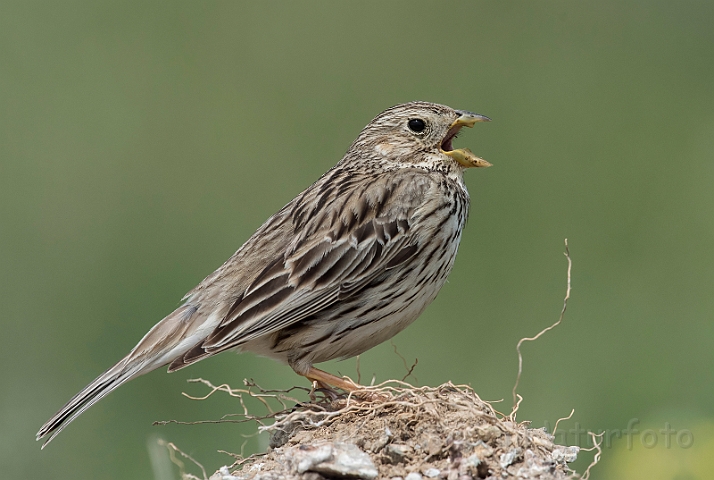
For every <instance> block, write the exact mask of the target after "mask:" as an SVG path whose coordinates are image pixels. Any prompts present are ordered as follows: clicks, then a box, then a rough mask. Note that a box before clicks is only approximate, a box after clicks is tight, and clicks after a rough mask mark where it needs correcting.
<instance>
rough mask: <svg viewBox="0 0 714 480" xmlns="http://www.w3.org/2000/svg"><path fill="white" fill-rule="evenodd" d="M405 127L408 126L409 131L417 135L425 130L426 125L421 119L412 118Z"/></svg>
mask: <svg viewBox="0 0 714 480" xmlns="http://www.w3.org/2000/svg"><path fill="white" fill-rule="evenodd" d="M407 125H409V130H411V131H412V132H417V133H419V132H423V131H424V129H425V128H426V123H424V120H422V119H421V118H412V119H411V120H409V122H407Z"/></svg>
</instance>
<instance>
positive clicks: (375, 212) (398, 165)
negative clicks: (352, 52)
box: [37, 102, 489, 446]
mask: <svg viewBox="0 0 714 480" xmlns="http://www.w3.org/2000/svg"><path fill="white" fill-rule="evenodd" d="M485 120H488V119H487V118H486V117H483V116H480V115H476V114H472V113H470V112H464V111H457V110H453V109H451V108H449V107H446V106H443V105H437V104H432V103H426V102H411V103H407V104H403V105H398V106H396V107H392V108H390V109H388V110H386V111H384V112H382V113H381V114H380V115H378V116H377V117H376V118H375V119H374V120H373V121H372V122H370V123H369V124H368V125H367V126H366V127H365V128H364V130H363V131H362V132H361V133H360V135H359V136H358V137H357V139H356V140H355V142H354V143H353V144H352V146H351V147H350V148H349V150H348V151H347V153H346V154H345V156H344V157H343V158H342V160H341V161H340V162H339V163H338V164H337V165H335V166H334V167H333V168H332V169H330V170H329V171H328V172H326V173H325V174H324V175H323V176H322V177H321V178H320V179H319V180H318V181H317V182H315V183H314V184H313V185H311V186H310V187H308V188H307V189H306V190H305V191H304V192H302V193H301V194H300V195H298V196H297V197H296V198H295V199H294V200H292V201H291V202H290V203H288V204H287V205H286V206H285V207H283V208H282V209H281V210H280V211H279V212H278V213H276V214H275V215H273V216H272V217H270V218H269V219H268V220H267V221H266V222H265V223H264V224H263V226H261V227H260V228H259V229H258V231H256V232H255V233H254V234H253V236H251V237H250V238H249V239H248V241H247V242H246V243H245V244H244V245H243V246H242V247H241V248H240V249H239V250H238V251H237V252H236V253H235V254H234V255H233V256H232V257H231V258H229V259H228V261H226V262H225V263H224V264H223V265H222V266H221V267H220V268H218V269H217V270H216V271H215V272H213V273H212V274H211V275H209V276H208V277H206V279H204V280H203V281H202V282H201V283H200V284H199V285H198V286H197V287H196V288H194V289H193V290H191V291H190V292H189V293H188V294H187V295H186V296H185V297H184V303H183V305H182V306H180V307H179V308H178V309H177V310H175V311H174V312H172V313H171V314H169V315H168V316H167V317H166V318H164V319H163V320H162V321H160V322H159V323H158V324H156V325H155V326H154V327H153V328H152V329H151V330H150V331H149V333H147V334H146V336H145V337H144V338H143V339H142V340H141V341H140V342H139V344H138V345H137V346H136V347H134V349H133V350H132V351H131V352H130V353H129V354H128V355H127V356H126V357H124V358H123V359H122V360H121V361H120V362H119V363H117V364H116V365H115V366H113V367H112V368H110V369H109V370H107V371H106V372H105V373H103V374H102V375H100V376H99V377H98V378H97V379H95V380H94V381H93V382H92V383H90V384H89V385H88V386H87V387H86V388H85V389H84V390H82V391H81V392H79V393H78V394H77V395H75V396H74V397H73V398H72V399H71V400H70V401H69V402H68V403H67V405H65V406H64V407H63V408H62V409H61V410H60V411H59V412H57V414H55V416H54V417H52V418H51V419H50V420H49V421H48V422H47V423H46V424H45V425H44V426H43V427H42V428H41V429H40V431H39V432H38V434H37V438H38V440H39V439H40V438H44V437H47V440H46V441H45V444H44V445H46V444H47V443H48V442H50V441H51V440H52V439H53V438H54V437H55V436H56V435H57V434H58V433H59V432H60V431H61V430H62V429H63V428H64V427H65V426H66V425H67V424H69V423H70V422H71V421H72V420H74V418H76V417H77V416H78V415H80V414H81V413H82V412H84V411H85V410H86V409H87V408H89V407H90V406H92V405H93V404H94V403H96V402H97V401H98V400H100V399H101V398H103V397H104V396H105V395H107V394H108V393H110V392H111V391H113V390H114V389H115V388H117V387H119V386H120V385H122V384H123V383H125V382H127V381H128V380H131V379H132V378H135V377H137V376H139V375H143V374H145V373H148V372H150V371H152V370H154V369H156V368H158V367H161V366H164V365H169V371H174V370H178V369H180V368H183V367H185V366H187V365H190V364H191V363H194V362H196V361H198V360H200V359H202V358H205V357H207V356H211V355H215V354H216V353H219V352H222V351H224V350H229V349H238V350H241V351H251V352H254V353H257V354H260V355H265V356H268V357H271V358H275V359H277V360H280V361H282V362H285V363H287V364H289V365H290V366H291V367H292V368H293V369H294V370H295V371H296V372H297V373H298V374H300V375H303V376H306V377H308V378H310V379H314V380H318V381H320V382H321V383H325V382H326V383H330V384H332V385H337V386H340V387H342V388H349V387H350V385H349V384H346V383H345V382H344V381H342V380H341V379H338V378H337V377H332V376H330V375H329V374H327V373H325V372H322V371H320V370H317V369H315V368H313V364H315V363H320V362H324V361H327V360H330V359H333V358H348V357H352V356H355V355H358V354H360V353H362V352H364V351H365V350H368V349H369V348H372V347H373V346H375V345H377V344H379V343H381V342H383V341H385V340H387V339H389V338H391V337H392V336H394V335H395V334H396V333H398V332H399V331H401V330H402V329H404V328H405V327H406V326H407V325H409V324H410V323H411V322H412V321H414V320H415V319H416V318H417V317H418V316H419V314H420V313H421V312H422V311H423V310H424V308H426V306H427V305H428V304H429V303H431V301H432V300H433V299H434V298H435V297H436V295H437V293H438V292H439V289H440V288H441V287H442V285H443V284H444V282H445V281H446V278H447V276H448V274H449V272H450V271H451V268H452V266H453V263H454V258H455V256H456V251H457V248H458V245H459V241H460V239H461V232H462V230H463V227H464V224H465V223H466V219H467V216H468V209H469V196H468V192H467V191H466V187H465V185H464V182H463V171H464V169H466V168H469V167H481V166H488V165H489V164H488V162H485V161H484V160H482V159H480V158H478V157H476V156H475V155H473V154H472V153H471V152H470V151H468V150H466V149H459V150H455V149H453V148H452V145H451V142H452V139H453V138H454V137H455V135H456V133H458V131H459V129H460V128H461V127H462V126H464V125H466V126H473V124H474V123H475V122H478V121H485ZM419 121H421V123H419ZM421 127H423V128H421ZM420 128H421V130H420ZM44 445H43V446H44Z"/></svg>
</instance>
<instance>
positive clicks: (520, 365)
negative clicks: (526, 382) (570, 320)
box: [510, 238, 573, 420]
mask: <svg viewBox="0 0 714 480" xmlns="http://www.w3.org/2000/svg"><path fill="white" fill-rule="evenodd" d="M564 255H565V258H567V259H568V285H567V289H566V291H565V298H564V299H563V309H562V310H561V311H560V317H559V318H558V321H556V322H555V323H554V324H553V325H551V326H549V327H546V328H544V329H543V330H541V331H540V332H538V334H537V335H536V336H535V337H529V338H521V339H520V340H519V341H518V345H516V351H517V352H518V375H517V376H516V384H515V385H513V411H512V412H511V415H510V416H511V418H512V419H514V420H515V414H516V411H518V397H517V396H516V390H517V389H518V384H519V383H520V381H521V373H522V372H523V355H522V354H521V345H522V344H523V342H532V341H533V340H537V339H538V338H540V337H541V336H542V335H543V334H545V333H546V332H548V331H550V330H552V329H554V328H555V327H557V326H558V325H560V322H562V321H563V317H564V316H565V310H566V309H567V308H568V299H569V298H570V271H571V269H572V267H573V261H572V260H571V259H570V250H569V249H568V239H567V238H566V239H565V253H564Z"/></svg>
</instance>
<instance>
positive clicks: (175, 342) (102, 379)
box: [37, 305, 195, 448]
mask: <svg viewBox="0 0 714 480" xmlns="http://www.w3.org/2000/svg"><path fill="white" fill-rule="evenodd" d="M194 312H195V308H193V307H190V306H188V305H184V306H182V307H180V308H179V309H177V310H176V311H174V312H173V313H171V314H170V315H169V316H167V317H166V318H164V319H163V320H162V321H161V322H159V323H158V324H156V325H155V326H154V328H152V329H151V330H150V331H149V333H147V334H146V336H144V338H143V339H142V340H141V341H140V342H139V343H138V345H137V346H136V347H134V349H133V350H132V351H131V352H130V353H129V354H128V355H127V356H126V357H124V358H123V359H121V360H120V361H119V362H118V363H117V364H116V365H114V366H113V367H111V368H110V369H109V370H107V371H106V372H104V373H102V374H101V375H99V376H98V377H97V378H95V379H94V380H93V381H92V383H90V384H89V385H87V386H86V387H84V389H82V391H80V392H79V393H78V394H76V395H75V396H74V397H72V399H71V400H70V401H69V402H67V404H66V405H65V406H64V407H62V408H61V409H60V410H59V411H58V412H57V413H55V414H54V415H53V416H52V418H50V419H49V420H48V421H47V422H46V423H45V424H44V425H42V428H40V431H39V432H37V440H40V439H43V438H45V437H46V439H45V441H44V443H43V444H42V448H45V447H46V446H47V444H48V443H50V442H51V441H52V439H53V438H55V437H56V436H57V435H58V434H59V433H60V432H61V431H62V430H64V428H65V427H66V426H67V425H69V424H70V423H71V422H72V421H73V420H74V419H75V418H77V417H78V416H80V415H81V414H82V413H84V411H85V410H87V409H88V408H89V407H91V406H92V405H94V404H95V403H97V402H98V401H99V400H101V399H102V398H104V397H106V396H107V395H109V394H110V393H111V392H113V391H114V390H116V389H117V388H119V387H120V386H121V385H123V384H125V383H126V382H128V381H129V380H131V379H133V378H136V377H138V376H140V375H143V374H145V373H149V372H151V371H152V370H155V369H157V368H159V367H161V366H163V365H166V364H167V363H169V362H170V361H171V360H172V359H173V358H175V357H176V356H177V355H180V354H183V350H184V349H185V348H187V347H184V346H183V345H184V344H186V343H187V342H186V340H187V338H186V334H187V333H188V332H187V330H188V328H187V327H188V325H189V321H188V320H189V319H190V317H191V316H192V315H193V313H194ZM188 343H190V341H189V342H188ZM189 346H190V345H189Z"/></svg>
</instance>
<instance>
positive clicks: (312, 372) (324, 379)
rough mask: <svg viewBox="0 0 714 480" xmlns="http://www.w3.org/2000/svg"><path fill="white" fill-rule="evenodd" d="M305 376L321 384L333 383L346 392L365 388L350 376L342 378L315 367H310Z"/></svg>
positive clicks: (332, 384)
mask: <svg viewBox="0 0 714 480" xmlns="http://www.w3.org/2000/svg"><path fill="white" fill-rule="evenodd" d="M304 376H305V377H307V379H308V380H311V381H313V382H317V383H318V384H319V385H320V386H325V385H331V386H333V387H337V388H341V389H342V390H344V391H346V392H354V391H355V390H359V389H361V388H364V387H362V385H358V384H356V383H355V382H353V381H352V380H350V379H349V378H340V377H337V376H335V375H332V374H331V373H327V372H325V371H323V370H320V369H319V368H315V367H310V369H309V370H308V371H307V373H306V374H305V375H304Z"/></svg>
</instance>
